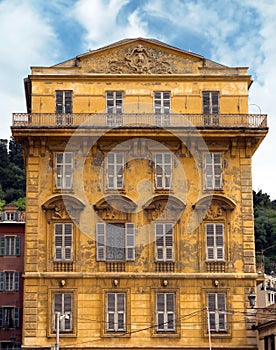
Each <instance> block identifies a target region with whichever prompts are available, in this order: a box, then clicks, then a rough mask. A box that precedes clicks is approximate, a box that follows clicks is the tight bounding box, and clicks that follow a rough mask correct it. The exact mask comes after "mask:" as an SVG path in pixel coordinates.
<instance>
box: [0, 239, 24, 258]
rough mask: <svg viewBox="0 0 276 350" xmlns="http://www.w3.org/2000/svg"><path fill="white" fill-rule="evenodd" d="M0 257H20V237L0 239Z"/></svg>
mask: <svg viewBox="0 0 276 350" xmlns="http://www.w3.org/2000/svg"><path fill="white" fill-rule="evenodd" d="M0 256H20V237H18V236H2V237H0Z"/></svg>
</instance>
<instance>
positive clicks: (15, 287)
mask: <svg viewBox="0 0 276 350" xmlns="http://www.w3.org/2000/svg"><path fill="white" fill-rule="evenodd" d="M14 289H15V290H16V291H19V272H15V273H14Z"/></svg>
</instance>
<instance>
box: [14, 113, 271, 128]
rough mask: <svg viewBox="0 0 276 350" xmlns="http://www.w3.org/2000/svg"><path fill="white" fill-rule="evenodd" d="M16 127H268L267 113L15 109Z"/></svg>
mask: <svg viewBox="0 0 276 350" xmlns="http://www.w3.org/2000/svg"><path fill="white" fill-rule="evenodd" d="M12 126H13V127H14V128H21V127H27V128H68V127H70V128H78V127H83V128H102V127H104V128H114V127H127V128H131V127H133V128H135V127H140V128H141V127H166V128H167V127H169V128H170V127H211V128H238V127H244V128H266V127H267V115H266V114H146V113H133V114H109V113H95V114H89V113H72V114H55V113H14V114H13V120H12Z"/></svg>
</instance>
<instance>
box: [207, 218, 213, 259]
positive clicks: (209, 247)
mask: <svg viewBox="0 0 276 350" xmlns="http://www.w3.org/2000/svg"><path fill="white" fill-rule="evenodd" d="M205 229H206V250H207V251H206V255H207V259H208V260H214V259H215V254H214V246H215V238H214V224H206V226H205Z"/></svg>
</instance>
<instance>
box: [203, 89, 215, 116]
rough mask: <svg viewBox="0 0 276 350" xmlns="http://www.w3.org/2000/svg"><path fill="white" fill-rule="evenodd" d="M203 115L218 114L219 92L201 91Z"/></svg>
mask: <svg viewBox="0 0 276 350" xmlns="http://www.w3.org/2000/svg"><path fill="white" fill-rule="evenodd" d="M202 109H203V114H219V92H218V91H202Z"/></svg>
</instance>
